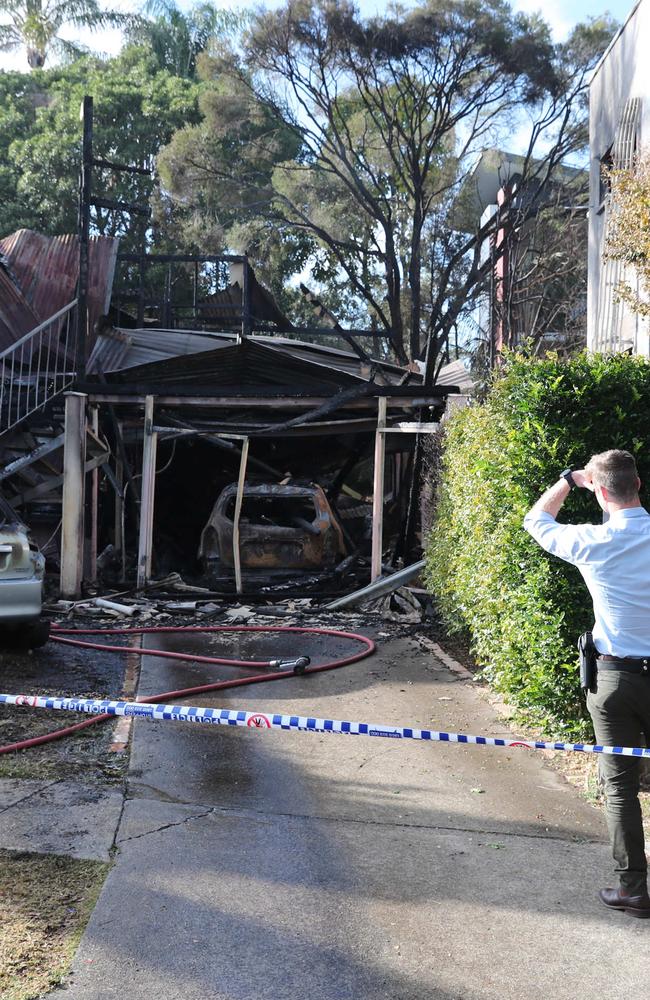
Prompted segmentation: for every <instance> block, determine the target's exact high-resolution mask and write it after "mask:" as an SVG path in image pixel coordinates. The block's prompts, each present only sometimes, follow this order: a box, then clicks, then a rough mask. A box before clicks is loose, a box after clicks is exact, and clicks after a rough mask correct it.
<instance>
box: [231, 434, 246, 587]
mask: <svg viewBox="0 0 650 1000" xmlns="http://www.w3.org/2000/svg"><path fill="white" fill-rule="evenodd" d="M247 463H248V438H244V440H243V442H242V449H241V459H240V460H239V479H238V481H237V499H236V500H235V516H234V517H233V526H232V558H233V563H234V566H235V587H236V590H237V593H238V594H241V592H242V589H243V588H242V577H241V552H240V550H239V517H240V514H241V507H242V501H243V499H244V484H245V482H246V465H247Z"/></svg>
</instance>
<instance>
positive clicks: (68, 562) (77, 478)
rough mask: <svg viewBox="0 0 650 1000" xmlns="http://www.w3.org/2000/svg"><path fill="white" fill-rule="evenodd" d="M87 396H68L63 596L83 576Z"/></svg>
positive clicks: (76, 588) (75, 592)
mask: <svg viewBox="0 0 650 1000" xmlns="http://www.w3.org/2000/svg"><path fill="white" fill-rule="evenodd" d="M87 398H88V397H87V396H85V395H84V394H83V393H80V392H68V393H66V397H65V432H64V445H63V519H62V527H61V576H60V587H61V594H62V596H63V597H73V598H74V597H79V596H80V594H81V582H82V579H83V553H84V486H85V465H86V400H87Z"/></svg>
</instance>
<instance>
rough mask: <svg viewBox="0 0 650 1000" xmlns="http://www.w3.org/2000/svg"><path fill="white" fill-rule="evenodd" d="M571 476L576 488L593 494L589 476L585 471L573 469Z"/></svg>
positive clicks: (592, 485)
mask: <svg viewBox="0 0 650 1000" xmlns="http://www.w3.org/2000/svg"><path fill="white" fill-rule="evenodd" d="M571 475H572V476H573V482H574V483H575V484H576V486H579V487H580V488H581V489H583V490H591V492H592V493H593V492H594V484H593V482H592V480H591V474H590V473H589V472H587V471H586V470H585V469H574V470H573V472H572V473H571Z"/></svg>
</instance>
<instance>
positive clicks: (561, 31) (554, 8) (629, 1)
mask: <svg viewBox="0 0 650 1000" xmlns="http://www.w3.org/2000/svg"><path fill="white" fill-rule="evenodd" d="M633 2H634V0H605V2H604V4H603V6H601V5H600V3H599V2H598V0H595V2H594V0H543V3H540V0H513V2H512V5H513V7H514V9H515V10H523V11H528V12H533V11H541V13H542V16H543V17H544V18H545V19H546V20H547V21H548V23H549V24H550V26H551V28H552V30H553V34H554V36H555V38H556V39H558V40H560V39H562V38H564V37H565V36H566V35H567V33H568V32H569V31H570V30H571V28H572V26H573V25H574V24H576V23H577V22H578V21H581V20H585V19H586V18H588V17H590V16H593V15H596V14H601V13H603V12H604V11H605V10H609V12H610V13H611V14H612V15H613V16H614V17H615V18H617V20H619V21H621V22H622V21H624V20H625V18H626V17H627V15H628V14H629V12H630V10H631V9H632V7H633ZM178 5H179V7H181V8H182V9H184V10H186V9H188V8H189V7H192V6H193V5H194V3H193V0H179V3H178ZM256 5H257V3H256V0H253V2H251V0H215V6H217V7H225V8H229V9H231V10H237V9H240V8H245V7H251V6H253V7H254V6H256ZM102 6H104V7H107V8H108V7H112V8H113V9H117V10H123V11H130V12H132V11H133V10H135V9H137V8H138V7H140V4H139V3H133V2H132V0H111V2H107V3H103V4H102ZM267 6H269V7H274V6H277V3H275V2H268V3H267ZM386 6H387V4H386V3H385V2H380V0H360V7H361V10H362V12H363V13H364V14H366V15H372V14H375V13H378V12H380V11H382V10H384V9H385V8H386ZM63 34H64V35H65V37H68V38H70V39H71V40H74V41H81V42H83V43H84V44H86V45H88V46H90V47H91V48H93V49H95V50H97V51H101V52H106V53H115V52H117V51H119V48H120V44H121V36H120V33H119V32H117V31H107V32H102V33H95V34H87V33H83V34H82V33H79V32H76V31H74V29H72V30H68V31H66V32H64V33H63ZM0 68H1V69H18V70H27V68H28V67H27V62H26V60H25V58H24V56H23V55H22V54H20V55H19V54H16V55H8V54H7V53H0Z"/></svg>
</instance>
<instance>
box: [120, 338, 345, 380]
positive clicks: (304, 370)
mask: <svg viewBox="0 0 650 1000" xmlns="http://www.w3.org/2000/svg"><path fill="white" fill-rule="evenodd" d="M108 381H109V382H118V383H127V384H128V383H133V382H137V383H146V385H147V387H151V388H152V389H154V388H156V387H163V388H164V387H165V386H168V385H172V384H175V385H181V384H186V385H192V384H194V385H201V386H208V385H209V386H211V387H216V386H220V385H223V386H229V387H232V386H241V387H242V388H244V387H257V386H260V387H269V386H283V387H287V386H289V385H296V386H299V387H300V389H301V390H305V391H309V390H312V389H320V390H323V389H328V388H332V387H334V388H338V387H340V386H342V385H343V386H344V385H351V384H354V383H356V382H363V381H365V380H364V379H363V378H362V377H361V376H360V375H359V374H357V375H356V376H355V375H352V374H350V373H348V372H346V371H342V370H339V369H337V368H336V367H335V366H333V365H331V364H323V363H320V364H316V363H314V362H313V361H305V360H303V359H302V358H298V357H292V356H291V355H289V354H288V353H287V352H286V351H284V350H281V349H278V348H274V347H271V346H270V345H269V344H260V343H259V342H254V341H252V340H251V339H250V338H247V339H246V340H244V341H243V342H242V343H241V344H236V343H230V344H228V345H225V344H224V345H222V346H221V347H219V348H217V349H216V350H211V351H202V352H201V353H199V354H188V355H185V356H183V357H173V358H167V359H166V360H164V361H154V362H150V363H149V364H144V365H136V366H133V367H130V368H127V369H126V370H122V371H119V372H112V373H111V374H110V375H109V378H108Z"/></svg>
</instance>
